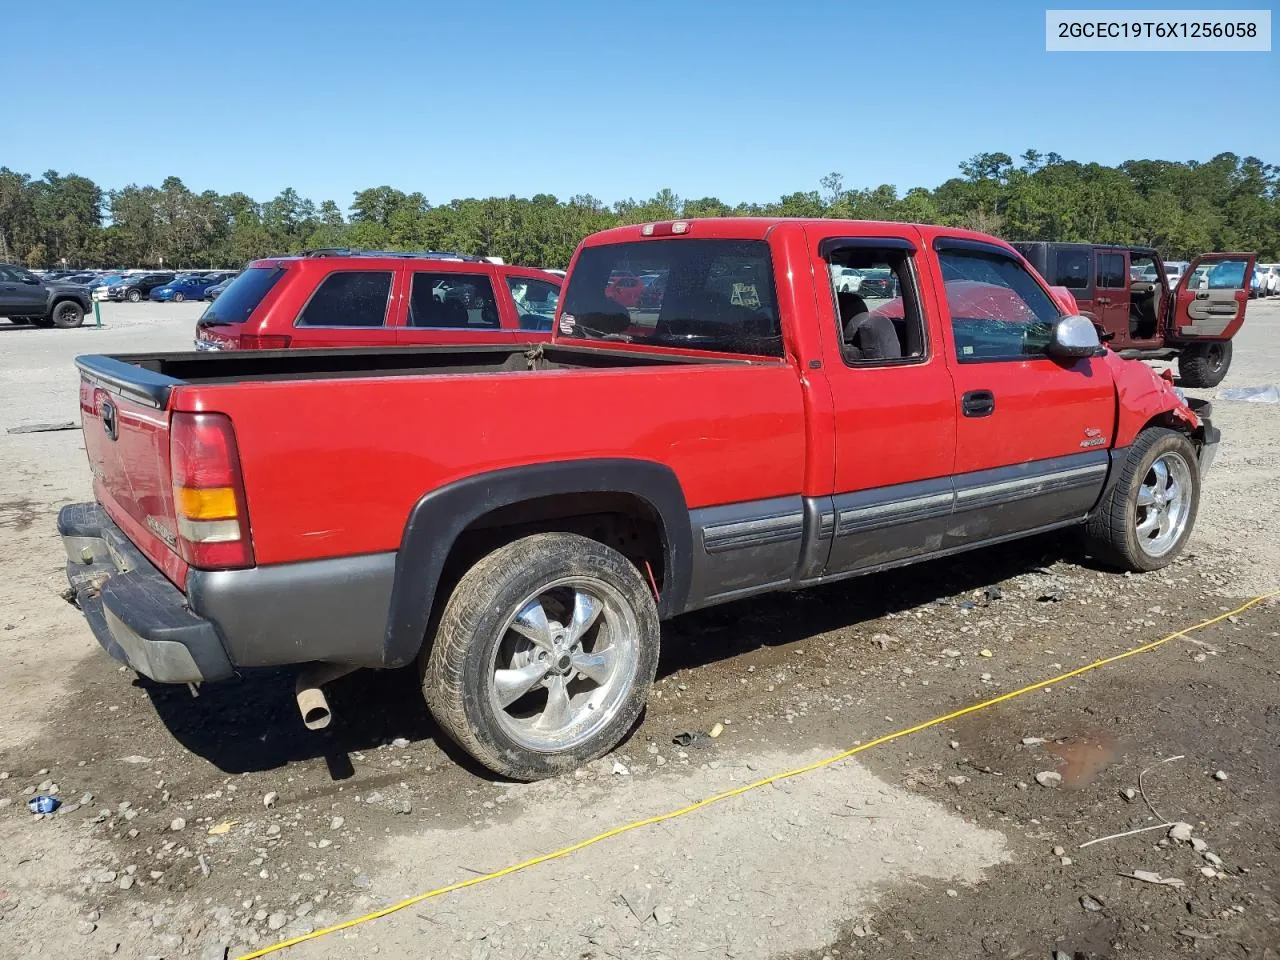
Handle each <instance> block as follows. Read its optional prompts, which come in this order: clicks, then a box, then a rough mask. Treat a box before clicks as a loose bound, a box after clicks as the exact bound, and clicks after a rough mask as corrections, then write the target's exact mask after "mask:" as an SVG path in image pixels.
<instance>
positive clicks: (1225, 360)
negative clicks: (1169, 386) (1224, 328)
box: [1178, 340, 1231, 387]
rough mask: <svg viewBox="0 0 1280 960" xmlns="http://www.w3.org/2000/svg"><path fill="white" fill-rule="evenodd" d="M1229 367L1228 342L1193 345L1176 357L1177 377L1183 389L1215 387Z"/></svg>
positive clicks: (1219, 341) (1220, 341) (1229, 342)
mask: <svg viewBox="0 0 1280 960" xmlns="http://www.w3.org/2000/svg"><path fill="white" fill-rule="evenodd" d="M1230 366H1231V341H1230V340H1216V341H1213V342H1212V343H1195V344H1192V345H1191V346H1189V347H1187V348H1185V349H1184V350H1183V351H1182V353H1180V354H1179V355H1178V377H1179V379H1181V381H1182V385H1183V386H1184V387H1216V386H1217V385H1218V384H1220V383H1221V382H1222V378H1223V377H1225V376H1226V375H1227V368H1228V367H1230Z"/></svg>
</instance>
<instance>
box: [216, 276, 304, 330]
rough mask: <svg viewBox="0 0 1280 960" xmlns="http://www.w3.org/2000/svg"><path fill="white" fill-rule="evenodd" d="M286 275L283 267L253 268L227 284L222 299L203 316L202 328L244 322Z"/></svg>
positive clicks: (219, 297) (220, 297)
mask: <svg viewBox="0 0 1280 960" xmlns="http://www.w3.org/2000/svg"><path fill="white" fill-rule="evenodd" d="M282 276H284V268H283V267H252V268H250V269H248V270H246V271H245V272H244V273H242V274H240V276H238V277H236V278H235V279H234V280H232V281H231V282H230V283H228V284H227V287H226V289H225V290H223V291H222V293H220V294H219V295H218V299H217V300H215V301H213V303H211V304H209V307H208V309H207V310H205V312H204V313H203V314H202V315H201V317H200V320H199V321H198V324H199V326H202V327H207V326H210V325H211V324H215V323H244V322H245V321H246V320H248V319H249V315H250V314H251V313H253V311H254V310H256V309H257V307H258V304H260V303H261V302H262V299H263V298H264V297H265V296H266V295H267V294H268V293H269V292H270V291H271V288H272V287H274V286H275V285H276V281H277V280H279V279H280V278H281V277H282Z"/></svg>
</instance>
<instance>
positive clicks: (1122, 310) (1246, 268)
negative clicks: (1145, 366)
mask: <svg viewBox="0 0 1280 960" xmlns="http://www.w3.org/2000/svg"><path fill="white" fill-rule="evenodd" d="M1013 246H1014V247H1015V248H1016V249H1017V250H1018V252H1019V253H1021V254H1022V255H1023V256H1024V257H1026V258H1027V260H1028V261H1029V262H1030V263H1031V265H1032V266H1034V267H1035V268H1036V270H1038V271H1039V272H1040V275H1041V276H1043V277H1044V278H1045V279H1046V280H1048V281H1049V283H1050V284H1053V285H1055V286H1063V287H1066V288H1067V289H1068V290H1070V291H1071V293H1072V295H1073V296H1074V297H1075V298H1076V302H1077V303H1078V304H1079V307H1080V312H1081V314H1083V315H1084V316H1086V317H1088V318H1089V319H1090V320H1092V321H1093V323H1094V326H1095V327H1097V329H1098V334H1099V337H1100V338H1102V339H1103V340H1104V341H1106V342H1107V343H1108V345H1109V346H1110V347H1111V349H1113V350H1115V351H1116V352H1117V353H1119V354H1120V355H1121V356H1122V357H1127V358H1131V359H1138V360H1170V359H1174V358H1176V359H1177V361H1178V374H1179V376H1180V377H1181V379H1182V383H1183V385H1184V386H1188V387H1214V386H1217V385H1218V384H1219V383H1220V382H1222V378H1223V377H1225V376H1226V374H1227V369H1228V367H1230V365H1231V338H1232V337H1234V336H1235V335H1236V332H1237V331H1239V329H1240V327H1241V325H1242V324H1243V323H1244V315H1245V303H1246V298H1247V297H1248V295H1249V285H1248V279H1247V278H1248V276H1250V275H1252V271H1253V264H1254V260H1255V255H1254V254H1252V253H1207V254H1204V255H1202V256H1200V257H1197V258H1196V259H1195V260H1194V261H1193V262H1192V263H1190V264H1189V265H1188V268H1187V270H1186V271H1185V272H1184V273H1183V275H1182V279H1181V280H1180V281H1179V282H1178V283H1177V284H1176V285H1175V287H1173V288H1172V289H1171V288H1170V287H1169V283H1168V280H1167V277H1168V274H1167V272H1166V270H1165V266H1164V262H1163V261H1162V260H1161V259H1160V255H1159V254H1158V253H1157V252H1156V251H1155V250H1153V249H1151V248H1150V247H1115V246H1110V245H1103V244H1089V243H1046V242H1043V241H1033V242H1019V243H1015V244H1014V245H1013ZM1134 268H1137V269H1138V272H1139V273H1140V274H1141V275H1142V276H1144V277H1145V276H1151V275H1152V272H1151V270H1149V269H1148V268H1154V277H1155V279H1154V280H1135V279H1133V271H1134Z"/></svg>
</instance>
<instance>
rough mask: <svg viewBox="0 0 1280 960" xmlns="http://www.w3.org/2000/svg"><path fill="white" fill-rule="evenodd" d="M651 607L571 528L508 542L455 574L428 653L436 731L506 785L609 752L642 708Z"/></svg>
mask: <svg viewBox="0 0 1280 960" xmlns="http://www.w3.org/2000/svg"><path fill="white" fill-rule="evenodd" d="M659 638H660V631H659V625H658V611H657V606H656V604H655V603H654V599H653V594H652V593H651V592H650V590H649V586H648V584H646V583H645V581H644V579H643V578H642V577H641V576H640V573H639V571H638V570H637V569H636V568H635V566H634V565H633V564H632V563H631V562H630V561H628V560H627V559H626V558H625V557H623V556H622V555H621V554H619V553H618V552H617V551H615V550H612V549H610V548H609V547H606V546H604V545H603V544H601V543H598V542H596V541H594V540H589V539H587V538H585V537H580V536H577V535H575V534H567V533H541V534H535V535H533V536H529V537H525V538H523V539H521V540H517V541H515V542H514V543H510V544H507V545H506V546H503V547H500V548H498V549H497V550H495V551H493V552H492V553H490V554H489V555H488V556H486V557H485V558H484V559H482V560H480V561H479V562H478V563H477V564H476V565H475V566H473V567H472V568H471V569H470V570H469V571H467V573H466V574H465V575H464V576H463V577H462V579H461V581H460V582H459V583H458V585H457V587H456V588H455V589H454V591H453V595H452V596H451V597H450V598H449V601H448V603H447V605H446V606H445V609H444V613H443V615H442V617H441V620H440V626H439V629H438V630H437V632H436V636H435V642H434V643H433V644H432V646H431V648H430V651H429V652H428V653H426V661H425V664H424V669H423V680H422V690H423V695H424V696H425V698H426V701H427V705H428V706H429V707H430V709H431V713H432V715H433V716H434V717H435V719H436V722H437V723H439V725H440V727H441V729H443V730H444V732H445V733H447V734H448V735H449V736H450V737H451V738H452V739H453V740H454V741H455V742H456V743H457V744H458V745H459V746H460V747H462V749H464V750H466V751H467V753H469V754H471V756H473V757H475V759H476V760H478V761H479V762H480V763H482V764H484V766H486V767H488V768H489V769H490V770H492V771H494V772H495V773H498V774H500V775H502V776H505V777H510V778H511V779H513V780H538V779H542V778H544V777H550V776H555V775H556V774H559V773H564V772H566V771H569V770H573V769H574V768H576V767H578V766H580V765H582V764H583V763H585V762H587V761H588V760H592V759H595V758H596V757H599V756H601V755H602V754H604V753H607V752H608V751H609V750H611V749H613V748H614V747H615V746H616V745H617V744H618V742H619V741H620V740H621V739H622V738H623V737H624V736H626V734H627V731H628V730H630V729H631V727H632V725H633V724H634V723H635V721H636V719H637V718H638V717H639V716H640V712H641V711H642V710H643V709H644V705H645V702H646V700H647V698H648V693H649V688H650V686H651V685H652V684H653V678H654V674H655V673H656V671H657V666H658V645H659Z"/></svg>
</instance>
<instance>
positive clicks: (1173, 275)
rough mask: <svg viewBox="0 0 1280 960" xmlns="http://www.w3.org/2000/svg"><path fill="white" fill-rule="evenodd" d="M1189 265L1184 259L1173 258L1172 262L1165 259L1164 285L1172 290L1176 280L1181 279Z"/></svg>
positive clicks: (1176, 282)
mask: <svg viewBox="0 0 1280 960" xmlns="http://www.w3.org/2000/svg"><path fill="white" fill-rule="evenodd" d="M1189 266H1191V264H1189V263H1188V262H1187V261H1186V260H1175V261H1173V262H1172V263H1170V262H1168V261H1166V262H1165V265H1164V276H1165V281H1166V284H1165V285H1166V286H1167V287H1168V288H1169V289H1170V290H1172V289H1173V288H1174V287H1176V286H1177V285H1178V281H1179V280H1181V279H1182V275H1183V274H1184V273H1186V272H1187V267H1189Z"/></svg>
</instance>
